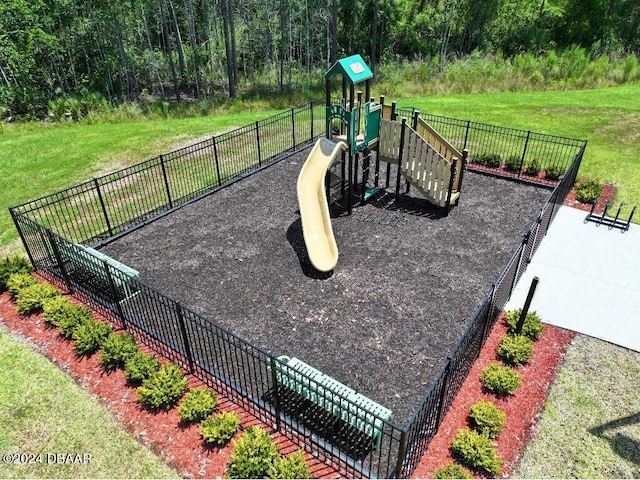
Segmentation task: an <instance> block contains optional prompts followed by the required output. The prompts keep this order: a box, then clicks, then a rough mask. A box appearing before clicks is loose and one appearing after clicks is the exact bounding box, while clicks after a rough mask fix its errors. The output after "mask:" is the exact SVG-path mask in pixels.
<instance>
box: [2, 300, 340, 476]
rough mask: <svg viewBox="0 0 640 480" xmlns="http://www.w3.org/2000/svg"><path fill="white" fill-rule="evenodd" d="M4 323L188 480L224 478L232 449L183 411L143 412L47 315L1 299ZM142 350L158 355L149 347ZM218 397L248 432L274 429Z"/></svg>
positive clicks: (327, 472) (116, 374)
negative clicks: (213, 442) (24, 311)
mask: <svg viewBox="0 0 640 480" xmlns="http://www.w3.org/2000/svg"><path fill="white" fill-rule="evenodd" d="M96 318H97V316H96ZM0 321H2V323H4V324H5V325H6V326H7V328H8V329H9V330H10V331H11V332H12V333H13V334H14V335H18V336H20V337H23V338H25V339H27V340H28V341H29V343H31V344H32V345H34V346H35V347H36V348H37V349H38V350H39V351H40V352H42V353H43V354H44V355H45V356H46V357H47V358H49V359H50V360H51V361H52V362H54V363H55V364H56V365H58V367H60V368H61V369H62V370H64V371H65V372H67V373H68V374H69V375H71V376H72V377H73V378H74V380H75V381H76V382H77V383H78V384H79V385H80V386H81V387H82V388H84V389H85V390H86V391H88V392H90V393H92V394H93V395H95V396H96V397H97V398H98V399H99V400H100V402H102V404H104V405H105V406H106V407H107V408H108V409H109V410H110V411H111V413H112V414H113V415H114V417H115V418H116V419H117V420H118V421H119V422H120V423H121V424H122V425H123V426H124V428H125V429H126V430H127V431H128V432H129V433H130V434H131V435H133V436H134V437H135V438H136V439H137V440H138V441H139V442H141V443H142V444H144V445H146V446H147V447H149V448H150V449H151V450H152V451H153V452H155V453H156V454H157V455H159V456H160V457H161V458H162V459H163V460H164V461H165V462H166V463H167V464H168V465H170V466H171V467H172V468H174V469H175V470H176V471H177V472H178V474H179V475H181V476H182V477H185V478H221V477H223V476H224V472H225V469H226V466H227V463H228V462H229V460H230V456H231V450H232V446H231V444H228V445H226V446H224V447H221V448H211V447H208V446H206V445H205V444H204V443H203V441H202V438H201V437H200V434H199V428H198V426H197V425H189V426H185V425H183V424H182V423H181V421H180V418H179V416H178V409H177V408H173V409H171V410H169V411H166V412H165V411H159V412H150V411H148V410H146V409H144V408H143V407H141V406H140V404H139V403H138V402H137V401H136V399H137V394H136V391H135V389H134V388H132V387H130V386H128V385H127V383H126V379H125V378H124V372H123V371H122V370H116V371H113V372H107V371H105V370H104V368H103V367H102V366H101V365H100V361H99V360H100V358H99V357H100V355H93V356H91V357H85V356H78V355H76V353H75V350H74V347H73V343H72V342H71V341H69V340H66V339H65V338H64V337H62V336H61V335H60V334H59V332H58V330H57V329H56V328H54V327H51V326H49V325H48V324H47V323H46V322H45V321H44V320H43V319H42V314H35V315H30V316H23V315H20V314H19V313H18V312H17V311H16V308H15V304H14V302H13V301H12V299H11V298H10V296H9V294H8V293H3V294H0ZM141 349H142V350H145V351H147V353H153V352H150V351H148V350H146V349H145V348H144V347H141ZM156 356H157V355H156ZM199 385H201V382H200V381H199V380H197V379H195V378H194V377H192V376H189V387H196V386H199ZM218 398H219V400H220V403H219V405H218V407H217V410H218V411H227V412H229V411H233V412H236V413H238V415H240V418H241V424H242V428H246V427H247V426H249V425H258V426H261V427H263V428H267V429H268V427H267V426H265V425H264V424H261V422H259V421H258V420H257V419H256V418H254V417H253V416H251V415H250V414H248V413H246V412H244V411H243V410H242V409H240V408H239V407H238V406H237V405H235V404H234V403H232V402H230V401H228V400H226V399H225V398H224V397H223V396H222V395H220V394H218ZM236 438H237V434H236ZM272 438H273V439H274V441H275V442H276V445H278V449H279V450H280V452H282V453H283V454H289V453H291V452H294V451H295V450H297V447H296V446H294V445H293V444H292V443H291V442H289V441H288V440H287V439H286V438H284V437H283V436H282V435H278V434H276V435H272ZM306 459H307V462H308V464H309V467H310V469H311V472H312V473H313V475H314V476H315V477H316V478H321V477H330V478H334V477H337V476H338V474H337V473H336V471H335V470H333V469H331V468H329V467H327V466H326V465H325V464H323V463H320V462H319V461H318V460H317V459H315V458H314V457H312V456H311V455H308V454H307V455H306Z"/></svg>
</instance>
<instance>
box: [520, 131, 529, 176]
mask: <svg viewBox="0 0 640 480" xmlns="http://www.w3.org/2000/svg"><path fill="white" fill-rule="evenodd" d="M529 137H531V130H529V131H527V138H526V140H525V141H524V148H523V149H522V157H520V169H519V170H518V177H519V176H520V175H522V168H523V167H524V157H525V156H526V155H527V147H528V146H529Z"/></svg>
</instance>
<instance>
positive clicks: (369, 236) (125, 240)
mask: <svg viewBox="0 0 640 480" xmlns="http://www.w3.org/2000/svg"><path fill="white" fill-rule="evenodd" d="M307 154H308V151H307V152H302V153H300V154H298V155H296V156H294V157H291V158H289V159H286V160H283V161H282V162H280V163H279V164H277V165H275V166H273V167H270V168H268V169H266V170H264V171H262V172H260V173H258V174H256V175H253V176H251V177H249V178H246V179H244V180H242V181H240V182H238V183H236V184H234V185H232V186H230V187H228V188H226V189H224V190H222V191H220V192H218V193H216V194H214V195H211V196H209V197H207V198H205V199H202V200H200V201H198V202H196V203H193V204H191V205H189V206H187V207H184V208H181V209H179V210H178V211H176V212H174V213H173V214H171V215H168V216H165V217H163V218H161V219H159V220H157V221H155V222H153V223H151V224H149V225H147V226H145V227H143V228H141V229H139V230H136V231H135V232H133V233H131V234H129V235H127V236H125V237H122V238H121V239H119V240H118V241H116V242H115V243H113V244H110V245H108V246H107V247H106V248H105V250H104V251H105V253H107V254H109V255H111V256H113V257H115V258H117V259H118V260H120V261H122V262H124V263H126V264H127V265H130V266H132V267H133V268H135V269H137V270H139V271H140V272H141V277H142V279H143V280H144V281H145V282H147V283H149V284H151V285H153V286H154V287H156V288H158V289H159V290H161V291H163V292H165V293H167V294H168V295H170V296H171V297H173V298H176V299H177V300H179V301H181V302H182V303H183V304H185V305H188V306H190V307H191V308H193V309H194V310H195V311H196V312H198V313H201V314H203V315H204V316H206V317H208V318H210V319H212V320H214V321H216V322H219V323H220V324H222V325H224V326H226V327H228V328H230V329H231V330H232V331H234V332H236V333H238V334H239V335H241V336H242V337H244V338H246V339H248V340H250V341H251V342H253V343H254V344H257V345H259V346H261V347H263V348H264V349H266V350H268V351H271V352H274V353H275V354H277V355H281V354H286V355H289V356H295V357H299V358H301V359H302V360H304V361H306V362H307V363H310V364H311V365H313V366H314V367H316V368H318V369H319V370H321V371H323V372H324V373H326V374H328V375H330V376H332V377H334V378H336V379H337V380H339V381H341V382H342V383H345V384H347V385H349V386H350V387H352V388H354V389H355V390H357V391H358V392H361V393H363V394H364V395H366V396H368V397H370V398H372V399H373V400H375V401H377V402H379V403H381V404H383V405H385V406H386V407H388V408H390V409H391V410H393V412H394V420H395V421H396V422H397V423H399V424H403V423H404V422H405V421H406V420H408V418H409V417H410V415H411V414H412V413H413V411H414V409H415V408H416V406H417V405H418V403H419V401H420V400H421V398H422V396H423V395H424V393H425V391H426V389H427V387H428V385H429V384H430V383H431V381H432V379H433V377H434V375H435V374H436V373H437V371H438V370H439V369H440V368H441V366H442V365H443V363H444V361H445V360H446V356H447V354H448V353H449V352H450V351H451V348H452V347H453V346H454V344H455V343H456V342H457V341H458V339H459V337H460V335H461V334H462V332H463V331H464V329H465V327H466V325H467V322H468V320H469V318H470V317H471V315H472V314H473V312H474V311H475V309H476V307H477V305H478V304H479V303H480V302H481V301H482V299H483V297H484V295H485V294H486V292H487V291H488V289H489V287H490V285H491V282H492V281H493V280H494V279H495V278H496V276H497V275H498V274H499V273H500V271H501V269H502V266H503V265H504V264H505V262H506V261H507V259H508V258H509V256H510V255H511V253H512V251H513V248H514V246H515V245H516V243H517V242H518V241H519V239H520V238H521V235H522V234H523V233H524V231H525V229H526V227H527V225H528V224H529V222H530V221H531V219H532V217H533V215H534V214H535V213H536V212H537V211H538V210H539V208H540V205H541V204H542V202H543V200H544V199H545V198H546V197H547V195H548V190H546V189H541V188H538V187H533V186H528V185H522V184H519V183H516V182H511V181H507V180H503V179H496V178H491V177H488V176H486V175H480V174H476V173H473V172H469V173H468V174H467V175H466V176H465V183H464V186H463V191H462V196H461V200H460V205H459V206H457V207H454V208H453V210H452V211H451V213H450V215H449V216H447V217H443V216H442V215H441V213H440V212H439V211H438V210H437V209H435V208H433V207H431V206H430V205H429V204H428V203H427V202H426V201H425V200H422V199H420V198H419V197H418V196H414V195H413V193H412V194H411V195H409V196H405V195H403V197H402V201H401V202H400V203H399V204H395V203H393V201H392V195H387V196H384V197H378V199H377V201H375V202H371V203H369V204H367V205H364V206H356V207H355V208H354V210H353V214H352V215H351V216H346V215H338V216H336V217H334V218H333V219H332V223H333V229H334V232H335V236H336V240H337V243H338V248H339V251H340V259H339V261H338V266H337V268H336V269H335V271H334V272H333V274H332V275H329V276H325V277H322V276H317V275H312V274H311V269H310V266H309V264H308V259H307V258H306V251H305V247H304V242H303V241H302V231H301V225H300V217H299V214H298V212H297V209H298V205H297V199H296V193H295V191H296V188H295V186H296V179H297V174H298V172H299V171H300V168H301V166H302V164H303V162H304V161H305V160H306V156H307ZM383 171H384V169H383ZM394 173H395V172H394V171H392V172H391V179H392V182H391V185H394V184H395V175H394ZM382 181H384V173H383V178H382Z"/></svg>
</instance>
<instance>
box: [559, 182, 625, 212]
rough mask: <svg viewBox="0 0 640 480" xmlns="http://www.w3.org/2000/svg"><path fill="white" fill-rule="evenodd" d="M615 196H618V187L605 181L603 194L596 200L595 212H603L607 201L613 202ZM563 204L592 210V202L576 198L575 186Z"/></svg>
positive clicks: (586, 210)
mask: <svg viewBox="0 0 640 480" xmlns="http://www.w3.org/2000/svg"><path fill="white" fill-rule="evenodd" d="M615 196H616V187H614V186H613V185H611V184H610V183H603V184H602V194H601V195H600V197H599V198H598V201H597V202H596V208H595V210H594V213H602V211H603V210H604V206H605V205H606V204H607V202H613V199H614V198H615ZM563 205H566V206H567V207H573V208H577V209H578V210H584V211H585V212H590V211H591V204H590V203H582V202H579V201H578V200H576V191H575V188H572V189H571V191H570V192H569V193H568V194H567V198H566V200H565V201H564V204H563Z"/></svg>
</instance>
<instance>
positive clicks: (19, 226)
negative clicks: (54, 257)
mask: <svg viewBox="0 0 640 480" xmlns="http://www.w3.org/2000/svg"><path fill="white" fill-rule="evenodd" d="M9 213H11V219H12V220H13V224H14V225H15V226H16V229H17V230H18V234H19V235H20V240H22V245H23V246H24V249H25V250H26V252H27V257H29V261H30V262H31V265H33V267H34V268H35V266H36V263H35V261H34V260H33V255H32V254H31V248H30V246H29V244H28V243H27V239H26V238H25V236H24V232H23V231H22V224H21V223H20V222H18V215H20V216H22V214H16V212H15V210H14V209H13V208H10V209H9ZM38 227H40V225H38ZM47 231H48V230H47Z"/></svg>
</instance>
